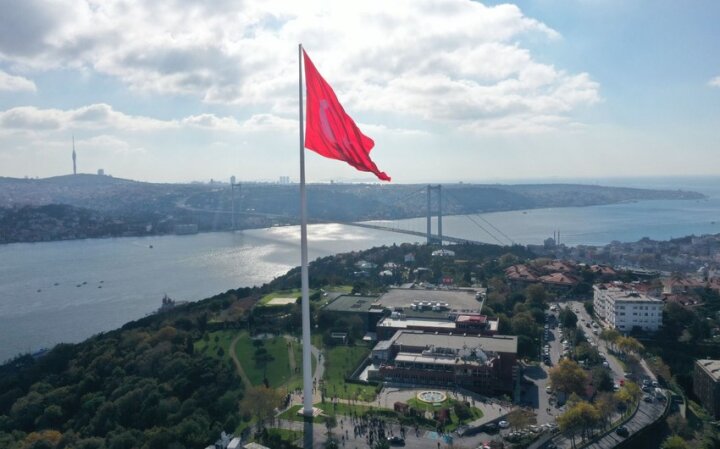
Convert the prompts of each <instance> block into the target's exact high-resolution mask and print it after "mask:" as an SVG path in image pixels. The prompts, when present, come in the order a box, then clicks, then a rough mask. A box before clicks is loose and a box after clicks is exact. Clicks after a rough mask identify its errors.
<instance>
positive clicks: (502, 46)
mask: <svg viewBox="0 0 720 449" xmlns="http://www.w3.org/2000/svg"><path fill="white" fill-rule="evenodd" d="M8 8H10V9H12V10H13V11H15V12H17V11H18V10H22V11H20V12H17V14H10V15H9V16H8V17H7V18H5V19H0V29H3V27H10V28H9V30H10V31H12V30H14V31H13V32H10V31H7V32H2V31H0V60H3V59H4V60H8V61H11V62H12V63H13V64H15V65H17V66H19V67H22V68H25V69H28V70H31V69H37V70H47V69H53V68H66V67H70V68H77V69H82V70H94V71H96V72H98V73H101V74H103V75H110V76H112V77H116V78H117V79H119V80H121V81H122V82H124V83H126V84H127V85H128V86H130V87H131V88H133V89H137V90H140V91H149V92H155V93H160V94H168V95H188V96H193V97H196V98H199V99H201V100H202V101H204V102H207V103H220V104H234V105H238V106H241V107H252V108H253V109H254V110H256V111H258V112H260V113H272V114H274V116H273V117H274V118H273V120H275V121H276V122H275V124H274V125H273V126H277V125H280V126H285V124H283V123H279V122H277V120H278V116H280V117H282V116H284V117H292V114H294V112H295V110H296V109H295V108H296V107H297V106H296V104H297V100H296V96H297V81H296V80H297V48H296V45H295V44H294V43H295V42H304V44H305V45H306V48H307V49H308V51H309V52H310V55H311V57H313V60H314V61H315V62H316V64H317V65H318V69H319V70H320V71H321V72H322V73H323V75H324V76H325V77H326V78H327V79H328V80H329V81H330V82H331V84H332V85H333V86H334V87H335V89H336V91H337V92H338V94H339V96H340V98H341V101H343V103H344V104H345V105H346V107H348V109H349V110H350V111H351V112H352V111H357V110H360V111H363V112H370V113H383V114H384V113H389V114H393V115H396V116H403V117H414V118H416V119H420V120H429V121H436V122H441V123H447V124H450V125H451V126H454V125H458V126H468V127H472V126H473V123H475V122H482V123H484V122H488V121H490V122H492V121H495V120H497V121H498V125H499V126H500V125H501V124H502V123H504V122H505V121H507V120H510V121H512V120H515V121H517V120H518V119H519V118H524V117H527V116H530V117H537V118H542V117H546V116H560V115H570V114H571V113H572V112H573V111H574V110H575V109H576V108H579V107H582V106H585V105H592V104H593V103H595V102H597V101H599V92H598V91H599V86H598V85H597V83H595V82H593V81H592V80H591V79H590V77H589V75H587V74H585V73H580V74H572V73H566V72H565V71H563V70H561V69H557V68H555V67H553V66H552V65H549V64H546V63H542V62H539V61H537V60H535V59H534V58H533V56H532V54H531V52H530V51H529V50H527V49H525V48H522V46H521V44H520V43H519V42H521V41H522V39H523V38H524V37H526V36H528V35H530V36H532V38H533V39H535V40H536V41H540V42H542V41H545V42H549V43H550V42H553V41H555V40H557V39H558V38H559V34H558V33H557V32H556V31H554V30H552V29H550V28H549V27H548V26H546V25H545V24H543V23H541V22H539V21H537V20H534V19H532V18H529V17H526V16H525V15H524V14H523V13H522V11H521V10H520V9H519V8H518V7H517V6H514V5H509V4H502V5H497V6H485V5H483V4H481V3H478V2H475V1H471V0H396V1H392V2H388V1H381V0H367V1H363V2H323V1H319V0H316V1H307V2H296V1H294V0H251V1H247V2H234V1H224V0H219V1H216V2H211V3H209V4H207V5H205V4H202V3H198V4H195V3H186V2H184V1H181V0H168V1H163V2H143V1H122V2H121V1H119V0H117V1H111V0H107V1H98V0H86V1H84V2H80V1H75V0H58V1H57V2H54V3H53V4H52V5H51V6H50V7H46V5H45V3H44V2H40V1H28V2H23V5H22V7H17V8H13V7H12V6H8ZM5 9H7V8H5ZM15 16H18V17H30V18H31V19H32V20H27V21H25V22H17V21H16V19H17V17H15ZM13 17H15V18H14V19H13ZM18 23H20V24H18ZM191 119H192V120H191ZM188 120H189V121H188V122H187V124H190V125H194V126H200V127H211V128H217V129H226V130H231V129H236V128H237V127H238V126H240V127H243V128H244V127H247V126H255V125H259V124H264V123H265V121H266V117H265V116H264V115H263V114H261V115H258V116H257V118H256V119H254V120H251V122H250V123H247V124H243V125H239V124H238V123H233V122H232V121H224V122H218V121H214V122H212V123H210V122H209V121H208V118H207V117H203V116H198V117H194V118H188Z"/></svg>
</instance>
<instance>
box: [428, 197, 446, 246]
mask: <svg viewBox="0 0 720 449" xmlns="http://www.w3.org/2000/svg"><path fill="white" fill-rule="evenodd" d="M433 192H436V195H435V198H436V201H435V202H433V201H432V199H433V195H432V193H433ZM433 203H434V206H435V207H436V208H435V209H433ZM433 213H436V214H437V231H438V233H437V239H436V238H434V237H433V234H432V216H433ZM442 236H443V233H442V185H440V184H438V185H436V186H433V185H430V184H428V186H427V243H428V245H430V244H433V243H439V244H440V246H442Z"/></svg>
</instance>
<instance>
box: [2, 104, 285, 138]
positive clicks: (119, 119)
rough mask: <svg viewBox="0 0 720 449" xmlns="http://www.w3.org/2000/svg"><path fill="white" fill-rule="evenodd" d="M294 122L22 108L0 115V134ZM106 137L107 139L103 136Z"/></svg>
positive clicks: (254, 127) (238, 127) (265, 127)
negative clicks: (157, 117)
mask: <svg viewBox="0 0 720 449" xmlns="http://www.w3.org/2000/svg"><path fill="white" fill-rule="evenodd" d="M297 127H298V122H297V120H293V119H287V118H283V117H278V116H276V115H273V114H255V115H252V116H251V117H250V118H248V119H247V120H245V121H238V120H237V119H235V118H234V117H231V116H224V117H220V116H217V115H215V114H199V115H191V116H188V117H185V118H181V119H177V120H175V119H173V120H159V119H155V118H150V117H144V116H137V115H128V114H125V113H123V112H119V111H116V110H114V109H113V108H112V107H111V106H110V105H107V104H105V103H99V104H91V105H88V106H82V107H80V108H77V109H69V110H61V109H40V108H36V107H34V106H22V107H16V108H12V109H8V110H6V111H0V131H2V130H6V131H7V130H25V131H36V132H43V131H58V130H73V129H86V130H93V131H98V130H117V131H146V132H152V131H163V130H177V129H182V128H191V129H196V130H204V131H225V132H230V133H237V134H242V133H255V132H274V131H289V130H297ZM105 137H107V136H105Z"/></svg>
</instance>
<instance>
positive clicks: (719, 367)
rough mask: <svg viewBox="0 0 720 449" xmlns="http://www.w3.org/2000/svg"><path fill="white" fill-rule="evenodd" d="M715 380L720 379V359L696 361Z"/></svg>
mask: <svg viewBox="0 0 720 449" xmlns="http://www.w3.org/2000/svg"><path fill="white" fill-rule="evenodd" d="M696 363H697V364H698V366H700V367H701V368H702V369H703V370H705V372H706V373H707V374H708V375H710V377H712V378H713V380H714V381H715V382H717V381H720V360H710V359H701V360H698V361H697V362H696Z"/></svg>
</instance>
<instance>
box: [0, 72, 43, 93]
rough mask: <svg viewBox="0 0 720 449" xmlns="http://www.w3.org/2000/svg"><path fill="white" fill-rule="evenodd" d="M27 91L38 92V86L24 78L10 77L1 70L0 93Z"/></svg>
mask: <svg viewBox="0 0 720 449" xmlns="http://www.w3.org/2000/svg"><path fill="white" fill-rule="evenodd" d="M3 90H6V91H11V92H12V91H15V92H20V91H26V92H37V86H35V83H34V82H33V81H32V80H29V79H27V78H23V77H22V76H15V75H10V74H9V73H7V72H3V71H2V70H0V91H3Z"/></svg>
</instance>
